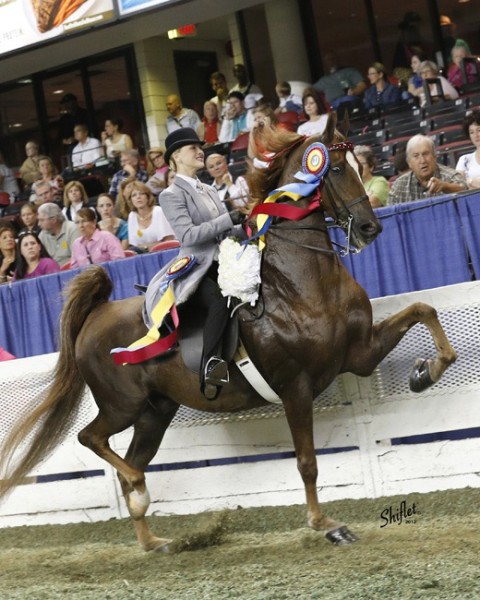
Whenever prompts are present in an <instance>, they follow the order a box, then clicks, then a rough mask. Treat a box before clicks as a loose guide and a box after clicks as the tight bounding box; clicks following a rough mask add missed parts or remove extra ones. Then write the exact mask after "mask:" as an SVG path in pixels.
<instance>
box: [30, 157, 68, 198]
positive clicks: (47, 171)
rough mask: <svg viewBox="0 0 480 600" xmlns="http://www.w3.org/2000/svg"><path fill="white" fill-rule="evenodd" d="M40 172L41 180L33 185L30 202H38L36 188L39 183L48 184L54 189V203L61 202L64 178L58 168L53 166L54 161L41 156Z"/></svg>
mask: <svg viewBox="0 0 480 600" xmlns="http://www.w3.org/2000/svg"><path fill="white" fill-rule="evenodd" d="M38 170H39V171H40V179H38V180H37V181H35V182H34V183H33V185H32V190H31V191H32V193H31V195H30V202H35V200H36V187H37V185H38V183H39V181H42V182H46V183H48V185H49V186H50V187H52V188H53V192H54V201H55V202H61V201H62V194H63V186H64V182H63V177H62V176H61V175H59V174H58V172H57V168H56V167H55V165H54V164H53V160H52V159H51V158H50V157H48V156H43V155H42V156H39V157H38Z"/></svg>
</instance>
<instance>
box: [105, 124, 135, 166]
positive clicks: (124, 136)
mask: <svg viewBox="0 0 480 600" xmlns="http://www.w3.org/2000/svg"><path fill="white" fill-rule="evenodd" d="M122 127H123V121H122V120H121V119H107V120H106V121H105V129H104V131H102V133H101V138H102V145H103V148H104V150H105V156H107V157H108V158H115V157H116V156H120V153H121V152H123V151H124V150H130V149H131V148H133V141H132V138H131V137H130V136H129V135H128V133H123V132H122Z"/></svg>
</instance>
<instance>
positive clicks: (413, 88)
mask: <svg viewBox="0 0 480 600" xmlns="http://www.w3.org/2000/svg"><path fill="white" fill-rule="evenodd" d="M414 50H415V54H413V55H412V59H411V62H410V66H411V68H412V76H411V77H410V79H409V80H408V92H409V94H410V95H411V96H413V97H414V98H418V97H419V96H420V95H422V94H423V79H422V76H421V75H420V65H421V64H422V62H423V61H424V60H426V56H425V54H424V52H423V50H422V49H421V48H414Z"/></svg>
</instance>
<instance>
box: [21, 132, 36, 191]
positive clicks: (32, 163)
mask: <svg viewBox="0 0 480 600" xmlns="http://www.w3.org/2000/svg"><path fill="white" fill-rule="evenodd" d="M25 154H26V155H27V158H26V159H25V160H24V161H23V163H22V166H21V167H20V177H21V178H22V180H23V182H24V184H25V186H26V187H28V188H29V187H30V186H31V185H32V183H33V182H34V181H36V180H37V179H39V178H40V171H39V170H38V159H39V157H40V153H39V148H38V144H37V142H32V141H30V142H27V143H26V144H25Z"/></svg>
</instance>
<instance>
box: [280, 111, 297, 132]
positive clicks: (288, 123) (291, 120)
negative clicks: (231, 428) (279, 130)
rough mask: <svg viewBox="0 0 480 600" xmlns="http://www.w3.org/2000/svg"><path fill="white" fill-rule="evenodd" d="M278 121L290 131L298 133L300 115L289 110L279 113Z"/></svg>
mask: <svg viewBox="0 0 480 600" xmlns="http://www.w3.org/2000/svg"><path fill="white" fill-rule="evenodd" d="M277 119H278V122H279V123H282V124H283V125H284V126H285V127H287V129H289V130H290V131H297V127H298V113H297V112H295V111H294V110H287V111H286V112H282V113H278V114H277Z"/></svg>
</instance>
